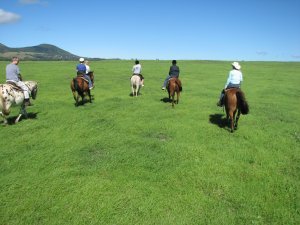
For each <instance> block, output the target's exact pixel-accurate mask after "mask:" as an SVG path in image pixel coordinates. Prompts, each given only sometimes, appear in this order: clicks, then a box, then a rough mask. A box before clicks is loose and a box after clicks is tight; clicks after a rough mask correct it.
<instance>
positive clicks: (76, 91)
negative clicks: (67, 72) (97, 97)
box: [71, 71, 94, 106]
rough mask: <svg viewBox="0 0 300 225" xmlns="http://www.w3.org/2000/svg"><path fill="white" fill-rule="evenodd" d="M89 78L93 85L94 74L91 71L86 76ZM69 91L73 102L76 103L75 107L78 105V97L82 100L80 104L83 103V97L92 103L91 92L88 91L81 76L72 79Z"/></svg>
mask: <svg viewBox="0 0 300 225" xmlns="http://www.w3.org/2000/svg"><path fill="white" fill-rule="evenodd" d="M87 75H88V76H90V78H91V81H92V84H93V85H94V73H93V71H91V72H89V73H88V74H87ZM71 90H72V93H73V97H74V100H75V101H76V104H75V105H76V106H78V105H79V97H81V99H82V104H83V103H84V96H85V95H88V96H89V102H92V97H91V91H90V89H89V83H88V81H87V80H86V79H84V77H83V76H82V75H81V74H77V77H75V78H73V80H72V81H71Z"/></svg>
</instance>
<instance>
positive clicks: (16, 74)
mask: <svg viewBox="0 0 300 225" xmlns="http://www.w3.org/2000/svg"><path fill="white" fill-rule="evenodd" d="M19 61H20V60H19V58H18V57H13V58H12V60H11V63H10V64H8V65H7V66H6V82H12V83H14V84H15V85H16V86H18V87H20V88H21V89H22V90H23V93H24V103H25V106H31V105H32V104H31V102H30V99H29V89H28V87H27V86H26V85H25V83H24V82H22V76H21V73H20V69H19V66H18V64H19Z"/></svg>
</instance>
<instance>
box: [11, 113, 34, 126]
mask: <svg viewBox="0 0 300 225" xmlns="http://www.w3.org/2000/svg"><path fill="white" fill-rule="evenodd" d="M37 114H38V113H28V114H27V117H25V116H23V115H22V116H21V118H20V120H19V122H20V121H22V120H27V119H37ZM17 117H18V116H11V117H8V118H7V124H6V125H15V124H16V123H15V120H16V119H17Z"/></svg>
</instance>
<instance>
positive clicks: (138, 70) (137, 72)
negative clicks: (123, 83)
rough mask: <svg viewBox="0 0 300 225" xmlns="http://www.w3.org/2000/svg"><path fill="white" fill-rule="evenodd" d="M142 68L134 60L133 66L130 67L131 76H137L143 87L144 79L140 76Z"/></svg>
mask: <svg viewBox="0 0 300 225" xmlns="http://www.w3.org/2000/svg"><path fill="white" fill-rule="evenodd" d="M141 72H142V66H141V64H140V62H139V61H138V60H135V65H134V66H133V67H132V73H133V74H132V75H138V76H139V77H140V78H141V84H142V86H143V87H144V77H143V75H142V74H141Z"/></svg>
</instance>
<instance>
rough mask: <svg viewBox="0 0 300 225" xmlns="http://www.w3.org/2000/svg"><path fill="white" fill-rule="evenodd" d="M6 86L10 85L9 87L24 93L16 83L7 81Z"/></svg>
mask: <svg viewBox="0 0 300 225" xmlns="http://www.w3.org/2000/svg"><path fill="white" fill-rule="evenodd" d="M6 84H8V85H9V86H11V87H12V88H13V89H15V90H16V91H23V90H22V88H20V87H19V86H17V85H16V83H14V82H11V81H6Z"/></svg>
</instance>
